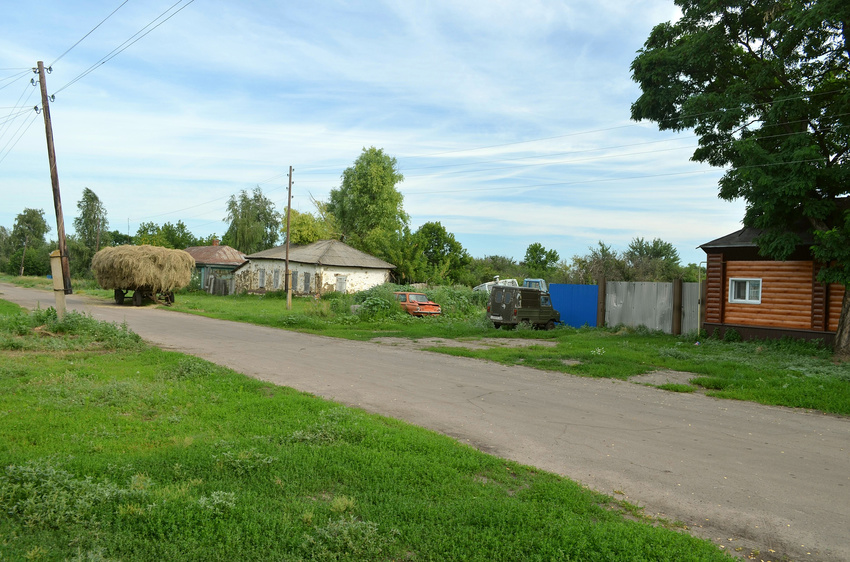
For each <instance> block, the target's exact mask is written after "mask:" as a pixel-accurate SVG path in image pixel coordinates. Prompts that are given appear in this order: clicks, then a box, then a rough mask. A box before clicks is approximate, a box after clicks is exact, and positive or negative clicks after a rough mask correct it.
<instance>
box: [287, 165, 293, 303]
mask: <svg viewBox="0 0 850 562" xmlns="http://www.w3.org/2000/svg"><path fill="white" fill-rule="evenodd" d="M291 208H292V166H290V167H289V192H288V195H287V196H286V310H292V273H291V272H290V271H289V238H290V236H289V235H290V234H291V233H290V232H289V215H290V214H291V213H290V212H289V211H290V209H291Z"/></svg>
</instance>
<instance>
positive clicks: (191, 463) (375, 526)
mask: <svg viewBox="0 0 850 562" xmlns="http://www.w3.org/2000/svg"><path fill="white" fill-rule="evenodd" d="M2 310H4V311H5V312H3V313H2V314H0V334H2V337H3V339H2V340H0V466H2V467H3V468H2V469H0V559H3V560H126V561H131V560H312V559H315V560H554V559H560V560H567V559H569V560H641V561H648V560H694V561H697V560H700V561H702V560H727V559H728V558H727V557H726V556H725V555H724V554H722V553H721V552H719V551H718V550H717V549H716V548H715V547H714V546H712V545H711V544H710V543H709V542H706V541H702V540H698V539H695V538H693V537H691V536H689V535H687V534H684V533H682V532H680V531H676V530H673V529H668V528H665V526H664V525H658V522H655V523H656V524H655V525H653V524H650V523H648V522H645V521H633V520H630V519H627V518H625V517H624V516H623V515H622V512H627V513H630V514H632V515H634V514H635V510H634V506H630V505H628V504H619V503H618V502H617V501H615V500H613V499H611V498H608V497H606V496H603V495H600V494H596V493H593V492H590V491H588V490H587V489H585V488H583V487H581V486H579V485H577V484H575V483H573V482H571V481H569V480H567V479H564V478H560V477H558V476H555V475H552V474H548V473H544V472H540V471H538V470H535V469H533V468H530V467H526V466H521V465H518V464H516V463H512V462H508V461H504V460H501V459H498V458H495V457H492V456H488V455H485V454H483V453H481V452H479V451H476V450H474V449H472V448H470V447H467V446H464V445H460V444H458V443H457V442H456V441H453V440H452V439H449V438H447V437H443V436H440V435H437V434H435V433H432V432H429V431H426V430H423V429H419V428H415V427H412V426H410V425H407V424H405V423H402V422H398V421H395V420H391V419H387V418H383V417H380V416H375V415H370V414H367V413H364V412H362V411H360V410H356V409H349V408H345V407H342V406H340V405H338V404H334V403H332V402H328V401H324V400H320V399H318V398H315V397H313V396H310V395H307V394H304V393H300V392H296V391H294V390H292V389H289V388H284V387H276V386H272V385H270V384H267V383H262V382H259V381H256V380H253V379H250V378H247V377H245V376H242V375H239V374H237V373H234V372H232V371H230V370H228V369H225V368H222V367H218V366H216V365H213V364H210V363H208V362H205V361H202V360H200V359H197V358H193V357H190V356H185V355H182V354H178V353H173V352H165V351H161V350H158V349H155V348H151V347H149V346H147V345H145V344H144V343H143V342H141V341H140V340H139V338H138V337H136V336H135V335H134V334H132V332H129V331H128V330H126V328H124V327H121V326H116V325H109V324H103V323H99V322H97V321H94V320H92V319H91V318H88V317H85V316H81V315H78V314H76V313H69V314H68V315H67V316H66V317H65V319H64V320H63V321H61V322H60V321H58V320H57V319H56V318H55V315H54V314H53V313H52V311H51V310H47V311H36V312H35V313H33V314H21V313H17V312H16V311H14V310H9V307H5V306H4V308H3V309H2ZM637 514H638V516H640V513H639V512H637Z"/></svg>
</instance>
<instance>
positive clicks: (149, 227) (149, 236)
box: [133, 222, 174, 248]
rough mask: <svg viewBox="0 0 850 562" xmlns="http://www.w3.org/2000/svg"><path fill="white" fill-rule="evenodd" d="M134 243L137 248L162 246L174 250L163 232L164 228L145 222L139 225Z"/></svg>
mask: <svg viewBox="0 0 850 562" xmlns="http://www.w3.org/2000/svg"><path fill="white" fill-rule="evenodd" d="M133 243H134V244H135V245H137V246H142V245H144V244H149V245H151V246H162V247H163V248H173V247H174V246H172V245H171V242H169V241H168V238H167V237H166V236H165V233H163V232H162V227H161V226H159V225H158V224H156V223H155V222H143V223H141V224H140V225H139V229H138V230H137V231H136V236H134V237H133Z"/></svg>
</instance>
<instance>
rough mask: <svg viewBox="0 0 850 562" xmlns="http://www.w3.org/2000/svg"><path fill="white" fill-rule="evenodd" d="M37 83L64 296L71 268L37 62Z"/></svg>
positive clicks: (43, 84)
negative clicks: (54, 211)
mask: <svg viewBox="0 0 850 562" xmlns="http://www.w3.org/2000/svg"><path fill="white" fill-rule="evenodd" d="M37 72H38V83H39V86H41V110H42V113H43V115H44V132H45V134H46V135H47V160H48V161H49V163H50V183H51V185H52V186H53V207H54V209H55V210H56V236H57V238H58V240H59V256H60V257H61V259H62V282H63V283H64V286H65V294H66V295H70V294H71V292H72V290H71V266H70V264H69V262H68V248H67V246H66V245H65V219H64V218H63V216H62V198H61V197H60V195H59V172H58V171H57V169H56V152H55V150H54V149H53V125H52V124H51V122H50V103H49V102H50V100H49V99H48V97H47V80H46V78H45V74H44V63H43V62H42V61H38V70H37Z"/></svg>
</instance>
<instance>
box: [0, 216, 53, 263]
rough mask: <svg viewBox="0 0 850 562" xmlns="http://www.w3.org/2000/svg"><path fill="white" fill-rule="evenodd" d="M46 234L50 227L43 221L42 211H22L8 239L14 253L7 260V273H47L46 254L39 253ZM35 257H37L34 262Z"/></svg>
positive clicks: (16, 218)
mask: <svg viewBox="0 0 850 562" xmlns="http://www.w3.org/2000/svg"><path fill="white" fill-rule="evenodd" d="M48 232H50V225H48V224H47V221H46V220H44V211H43V210H42V209H24V210H23V212H21V213H20V214H18V216H17V217H15V225H14V226H13V227H12V233H11V235H10V237H9V238H10V243H11V247H12V248H14V249H15V253H14V254H13V255H12V256H11V257H10V259H9V263H8V265H7V271H8V272H9V273H13V274H20V275H23V274H26V273H30V274H31V275H42V274H44V273H46V272H49V271H50V264H49V262H48V261H47V258H46V257H45V256H47V255H48V253H47V252H42V251H41V250H42V249H43V247H44V245H45V243H46V242H45V239H44V236H45V235H46V234H47V233H48ZM28 254H29V255H28ZM37 255H38V256H39V257H38V258H37V260H36V256H37ZM34 260H36V261H34Z"/></svg>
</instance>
